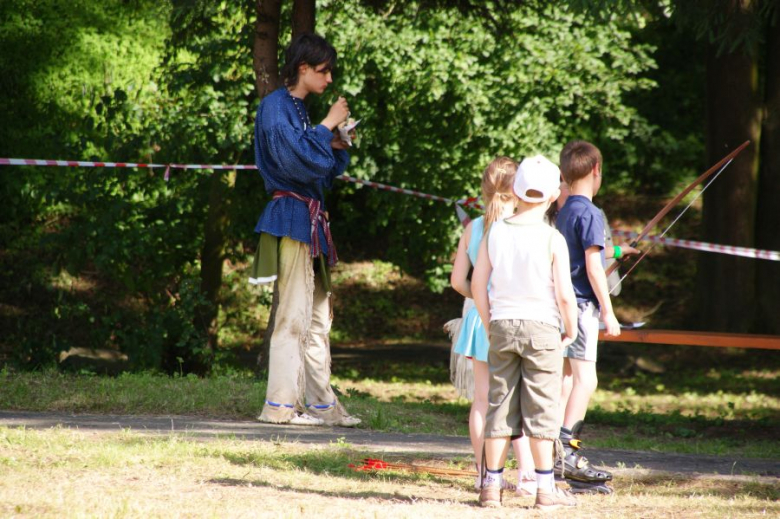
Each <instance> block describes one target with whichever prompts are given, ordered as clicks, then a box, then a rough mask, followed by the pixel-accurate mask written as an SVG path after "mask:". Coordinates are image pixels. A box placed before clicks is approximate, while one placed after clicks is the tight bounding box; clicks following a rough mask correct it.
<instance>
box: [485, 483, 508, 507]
mask: <svg viewBox="0 0 780 519" xmlns="http://www.w3.org/2000/svg"><path fill="white" fill-rule="evenodd" d="M503 493H504V489H502V488H501V487H500V486H498V485H489V486H486V487H482V490H480V491H479V506H481V507H482V508H501V498H502V497H503Z"/></svg>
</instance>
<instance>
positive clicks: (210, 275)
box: [184, 171, 236, 374]
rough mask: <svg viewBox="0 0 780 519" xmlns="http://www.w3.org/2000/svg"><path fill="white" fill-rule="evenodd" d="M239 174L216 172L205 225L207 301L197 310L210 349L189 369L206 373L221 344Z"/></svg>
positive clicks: (203, 273) (202, 280) (187, 365)
mask: <svg viewBox="0 0 780 519" xmlns="http://www.w3.org/2000/svg"><path fill="white" fill-rule="evenodd" d="M235 179H236V173H235V171H231V172H230V173H229V174H227V175H226V174H225V173H224V172H222V171H214V172H213V173H212V174H211V179H210V180H209V183H210V189H209V209H208V214H207V216H206V222H205V224H204V229H203V233H204V240H203V248H202V249H201V253H200V291H201V293H202V294H203V297H204V298H205V299H206V301H205V302H204V303H203V304H202V305H200V306H199V307H198V309H197V315H196V317H195V319H196V323H195V324H196V326H198V327H202V328H203V329H205V331H206V334H207V336H208V347H207V351H204V352H200V354H193V355H192V356H191V358H189V359H185V363H184V364H185V369H186V370H187V371H190V372H194V373H198V374H205V373H207V372H208V371H209V370H210V369H211V361H212V359H213V355H214V351H216V349H217V346H218V339H217V332H218V328H217V317H218V315H219V289H220V288H221V287H222V266H223V264H224V262H225V233H226V229H227V226H228V224H229V216H228V206H229V204H230V197H229V191H230V190H231V189H232V187H233V185H234V184H235Z"/></svg>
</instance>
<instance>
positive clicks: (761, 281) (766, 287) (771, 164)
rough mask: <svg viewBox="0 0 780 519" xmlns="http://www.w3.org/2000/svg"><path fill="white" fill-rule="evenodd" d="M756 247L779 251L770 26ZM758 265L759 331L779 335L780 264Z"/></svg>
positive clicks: (779, 162)
mask: <svg viewBox="0 0 780 519" xmlns="http://www.w3.org/2000/svg"><path fill="white" fill-rule="evenodd" d="M767 25H768V28H767V38H766V53H765V56H766V61H765V77H766V82H765V85H764V92H765V94H764V96H765V104H764V124H763V128H762V133H761V170H760V171H761V172H760V176H759V178H758V207H757V210H756V247H758V248H761V249H769V250H775V251H780V232H778V227H780V26H778V25H777V24H774V25H772V24H767ZM753 261H754V262H755V263H756V291H757V304H758V309H757V312H756V313H757V316H756V317H757V320H758V322H757V326H756V331H757V332H760V333H769V334H777V335H780V319H778V318H777V317H778V311H779V310H780V262H778V261H769V260H760V259H759V260H753Z"/></svg>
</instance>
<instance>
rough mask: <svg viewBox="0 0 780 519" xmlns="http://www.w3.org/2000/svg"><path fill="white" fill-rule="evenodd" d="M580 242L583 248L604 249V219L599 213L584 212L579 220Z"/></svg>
mask: <svg viewBox="0 0 780 519" xmlns="http://www.w3.org/2000/svg"><path fill="white" fill-rule="evenodd" d="M579 224H580V229H579V235H580V243H581V244H582V249H583V250H588V249H589V248H591V247H594V246H595V247H598V248H600V249H602V250H603V249H604V220H603V219H602V218H601V214H598V213H594V212H592V211H590V212H587V213H584V214H583V215H582V217H581V218H580V221H579Z"/></svg>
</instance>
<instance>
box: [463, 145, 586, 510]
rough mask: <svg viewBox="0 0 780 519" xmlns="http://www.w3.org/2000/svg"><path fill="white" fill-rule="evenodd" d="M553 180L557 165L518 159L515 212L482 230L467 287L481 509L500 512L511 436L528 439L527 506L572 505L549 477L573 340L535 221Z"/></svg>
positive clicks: (567, 283) (569, 311) (551, 196)
mask: <svg viewBox="0 0 780 519" xmlns="http://www.w3.org/2000/svg"><path fill="white" fill-rule="evenodd" d="M559 177H560V171H559V170H558V167H557V166H556V165H555V164H553V163H552V162H550V161H549V160H547V159H546V158H545V157H543V156H541V155H537V156H535V157H530V158H527V159H525V160H523V162H522V163H521V164H520V166H519V167H518V168H517V174H516V176H515V181H514V194H515V196H517V198H518V199H519V201H518V209H517V212H516V213H515V214H514V215H513V216H511V217H509V218H506V219H504V220H498V221H496V222H495V223H494V224H493V225H492V226H491V229H490V232H489V234H488V236H487V237H486V238H485V239H483V240H482V243H481V245H480V250H479V257H478V259H477V265H476V267H475V270H474V275H473V277H472V281H471V288H472V293H473V295H474V303H475V304H476V306H477V309H478V310H479V314H480V317H481V318H482V321H483V322H484V323H485V325H486V326H485V327H486V328H487V329H488V335H489V338H490V349H489V353H488V363H489V365H490V397H489V400H490V405H489V407H488V413H487V418H486V425H485V463H484V464H483V467H484V469H483V485H482V491H481V493H480V497H479V501H480V505H481V506H485V507H497V506H501V494H502V492H501V480H502V473H503V467H504V462H505V461H506V453H507V446H508V445H509V439H510V438H511V437H517V436H521V435H528V436H529V438H530V443H531V452H532V454H533V458H534V464H535V466H536V478H537V483H538V489H537V493H536V505H535V506H536V508H539V509H542V510H549V509H554V508H558V507H560V506H575V505H576V501H575V499H574V498H573V496H571V494H569V493H568V492H567V491H564V490H560V489H558V488H557V487H556V486H555V481H554V477H553V442H554V440H556V439H557V438H558V433H559V422H558V399H559V398H560V394H561V371H562V365H563V363H562V361H561V356H562V352H563V348H564V347H566V346H568V345H569V344H571V342H572V341H574V339H575V338H576V336H577V303H576V299H575V296H574V289H573V288H572V283H571V277H570V275H569V252H568V249H567V246H566V241H565V240H564V238H563V236H562V235H561V234H560V233H559V232H558V231H557V230H555V229H553V228H552V227H550V226H549V225H547V224H546V223H545V221H544V214H545V211H546V210H547V208H548V207H549V206H550V204H552V203H553V202H555V199H556V198H557V197H558V195H559V194H560V190H559ZM488 280H490V284H491V290H490V293H488V290H487V286H488ZM561 321H563V325H564V329H565V334H564V335H563V336H562V335H561V332H560V322H561ZM488 323H489V324H488Z"/></svg>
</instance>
